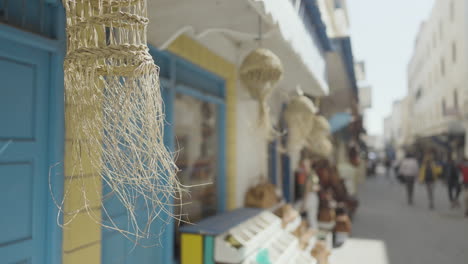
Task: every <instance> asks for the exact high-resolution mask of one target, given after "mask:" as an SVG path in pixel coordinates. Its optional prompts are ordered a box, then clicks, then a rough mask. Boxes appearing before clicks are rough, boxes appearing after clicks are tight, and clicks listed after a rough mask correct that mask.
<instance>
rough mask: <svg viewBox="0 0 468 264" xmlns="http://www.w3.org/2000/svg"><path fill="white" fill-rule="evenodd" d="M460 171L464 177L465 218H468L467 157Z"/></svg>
mask: <svg viewBox="0 0 468 264" xmlns="http://www.w3.org/2000/svg"><path fill="white" fill-rule="evenodd" d="M460 170H461V172H462V175H463V189H464V191H463V192H464V194H463V195H464V198H465V199H464V200H465V216H466V217H468V159H467V158H466V157H465V159H464V160H463V162H462V163H461V164H460Z"/></svg>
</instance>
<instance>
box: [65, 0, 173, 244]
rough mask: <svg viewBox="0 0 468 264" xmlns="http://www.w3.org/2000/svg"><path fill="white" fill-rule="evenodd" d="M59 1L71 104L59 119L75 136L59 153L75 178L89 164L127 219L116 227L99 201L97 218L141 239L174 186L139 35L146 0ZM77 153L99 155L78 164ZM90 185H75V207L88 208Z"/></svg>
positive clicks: (155, 73) (156, 90) (152, 75)
mask: <svg viewBox="0 0 468 264" xmlns="http://www.w3.org/2000/svg"><path fill="white" fill-rule="evenodd" d="M63 4H64V7H65V10H66V15H67V37H68V41H67V44H68V46H67V54H66V58H65V62H64V74H65V102H66V104H67V109H73V110H67V111H68V112H67V113H66V115H67V120H66V122H67V123H68V124H73V127H75V128H77V131H75V132H74V133H75V134H76V136H75V137H73V138H72V139H67V140H68V141H69V143H68V144H71V148H70V149H69V150H67V153H66V155H67V156H71V157H75V159H76V160H74V162H72V163H67V164H65V166H68V167H69V168H70V171H73V172H74V173H73V174H74V175H75V176H74V177H78V180H79V179H81V178H85V177H87V176H90V175H86V173H87V172H86V171H85V169H84V168H85V167H89V166H91V167H92V169H93V171H95V172H97V173H98V174H99V176H100V178H101V179H102V182H103V184H105V185H106V186H107V187H109V188H110V189H111V193H110V194H109V195H112V197H116V199H117V198H118V200H119V201H120V202H121V204H123V206H124V207H125V209H126V212H127V218H128V220H129V224H128V225H126V226H125V227H122V226H117V224H115V222H114V221H113V220H112V218H111V215H110V214H109V213H108V211H107V210H106V206H105V205H106V204H105V203H104V201H101V207H102V208H103V209H102V212H103V218H106V219H108V221H107V223H108V224H103V225H105V226H106V227H108V228H111V229H115V230H118V231H120V232H122V233H123V234H124V235H127V236H131V237H132V238H135V239H139V238H143V237H148V236H149V232H150V225H151V223H152V222H153V221H154V220H155V219H157V218H158V217H162V216H163V215H165V214H166V215H167V214H169V215H170V210H168V208H167V205H169V204H170V203H171V201H172V199H174V198H175V199H176V198H177V197H178V196H179V194H180V188H179V187H180V184H179V182H178V181H177V178H176V174H175V173H176V166H175V164H174V162H173V159H172V155H171V153H169V152H168V150H167V149H166V147H165V145H164V142H163V126H164V113H163V106H162V99H161V90H160V87H159V69H158V67H157V66H156V65H155V64H154V61H153V59H152V57H151V55H150V54H149V51H148V47H147V40H146V30H147V25H148V18H147V3H146V0H63ZM69 106H70V107H69ZM83 156H88V157H98V158H94V159H91V160H90V161H86V162H90V164H84V163H85V161H83V160H82V158H80V157H83ZM77 157H78V158H77ZM89 191H90V190H89V189H86V188H83V189H82V192H83V196H84V199H83V200H84V201H85V203H84V205H83V208H81V210H80V211H83V210H84V209H86V211H88V212H90V211H91V210H89V209H90V208H89V204H88V203H87V202H86V201H87V200H88V198H89V197H91V196H93V195H92V194H87V192H89ZM95 191H96V192H97V193H100V191H101V190H95ZM113 199H114V198H113ZM103 200H105V199H103ZM136 210H139V212H143V213H140V214H139V215H137V213H136ZM163 211H164V212H163ZM71 213H73V212H71ZM143 215H144V217H145V221H141V220H142V218H141V217H142V216H143ZM98 217H99V216H98ZM137 219H138V220H137ZM96 221H98V222H101V219H96Z"/></svg>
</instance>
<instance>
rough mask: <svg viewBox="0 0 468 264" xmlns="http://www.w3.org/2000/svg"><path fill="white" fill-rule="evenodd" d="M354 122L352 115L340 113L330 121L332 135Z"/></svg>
mask: <svg viewBox="0 0 468 264" xmlns="http://www.w3.org/2000/svg"><path fill="white" fill-rule="evenodd" d="M352 121H353V117H352V116H351V114H350V113H346V112H340V113H336V114H334V115H333V116H332V117H331V118H330V119H329V120H328V123H330V130H331V132H332V133H335V132H337V131H340V130H341V129H343V128H345V127H347V126H348V125H349V124H350V123H351V122H352Z"/></svg>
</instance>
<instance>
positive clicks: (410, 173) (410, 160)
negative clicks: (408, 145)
mask: <svg viewBox="0 0 468 264" xmlns="http://www.w3.org/2000/svg"><path fill="white" fill-rule="evenodd" d="M418 173H419V165H418V161H417V160H416V158H415V157H414V156H413V155H412V154H411V153H407V154H406V157H405V158H404V159H403V160H402V161H401V164H400V168H399V174H400V175H402V176H403V181H404V183H405V185H406V192H407V197H408V204H409V205H412V204H413V192H414V181H415V179H416V177H417V176H418Z"/></svg>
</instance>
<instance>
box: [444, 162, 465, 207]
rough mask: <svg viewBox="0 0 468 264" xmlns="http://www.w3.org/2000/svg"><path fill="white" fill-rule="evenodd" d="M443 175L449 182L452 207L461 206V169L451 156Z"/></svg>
mask: <svg viewBox="0 0 468 264" xmlns="http://www.w3.org/2000/svg"><path fill="white" fill-rule="evenodd" d="M443 175H444V178H445V181H446V183H447V188H448V196H449V199H450V206H451V208H455V207H460V202H459V201H458V197H459V196H460V192H461V184H460V171H459V170H458V168H457V164H456V163H455V161H454V160H453V158H452V157H451V156H450V157H449V159H448V161H447V163H446V164H445V166H444V170H443Z"/></svg>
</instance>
